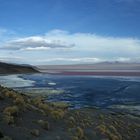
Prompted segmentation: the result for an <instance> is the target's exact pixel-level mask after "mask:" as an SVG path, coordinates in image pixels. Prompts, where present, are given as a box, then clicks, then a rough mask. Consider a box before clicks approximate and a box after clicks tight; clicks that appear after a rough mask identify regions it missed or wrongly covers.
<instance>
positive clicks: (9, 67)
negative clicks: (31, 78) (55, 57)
mask: <svg viewBox="0 0 140 140" xmlns="http://www.w3.org/2000/svg"><path fill="white" fill-rule="evenodd" d="M35 72H38V71H37V70H36V69H35V68H34V67H32V66H28V65H27V66H23V65H17V64H8V63H3V62H0V74H14V73H35Z"/></svg>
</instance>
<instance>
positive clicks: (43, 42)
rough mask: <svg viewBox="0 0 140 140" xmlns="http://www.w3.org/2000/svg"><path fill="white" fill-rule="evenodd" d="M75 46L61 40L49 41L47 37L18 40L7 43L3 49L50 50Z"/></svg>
mask: <svg viewBox="0 0 140 140" xmlns="http://www.w3.org/2000/svg"><path fill="white" fill-rule="evenodd" d="M73 46H74V44H71V43H66V42H65V41H61V40H59V39H48V38H46V37H45V36H31V37H26V38H18V39H15V40H11V41H8V42H6V43H5V44H4V45H3V47H2V49H8V50H48V48H52V49H53V48H60V49H61V48H69V47H73Z"/></svg>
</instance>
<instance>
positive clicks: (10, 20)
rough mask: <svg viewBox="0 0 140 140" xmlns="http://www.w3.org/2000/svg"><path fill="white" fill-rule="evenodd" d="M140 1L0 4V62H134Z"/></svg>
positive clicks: (138, 58) (139, 47) (138, 56)
mask: <svg viewBox="0 0 140 140" xmlns="http://www.w3.org/2000/svg"><path fill="white" fill-rule="evenodd" d="M139 15H140V0H0V60H1V61H7V62H16V63H29V64H76V63H96V62H101V61H123V62H140V30H139V25H140V16H139Z"/></svg>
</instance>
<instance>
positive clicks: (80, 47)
mask: <svg viewBox="0 0 140 140" xmlns="http://www.w3.org/2000/svg"><path fill="white" fill-rule="evenodd" d="M0 49H1V50H5V51H15V50H16V51H20V52H18V54H17V55H19V54H20V53H21V54H23V57H25V58H28V59H29V60H32V62H33V61H35V62H41V61H42V62H44V63H45V62H46V63H47V62H48V63H49V62H50V63H51V62H56V61H57V62H58V61H59V62H60V61H61V62H62V61H63V62H64V61H65V62H73V63H79V62H83V63H84V62H91V63H92V62H100V61H122V62H128V61H137V62H140V57H139V56H140V39H137V38H127V37H123V38H122V37H108V36H99V35H96V34H92V33H69V32H67V31H63V30H52V31H50V32H48V33H46V34H45V35H40V36H29V37H24V38H16V39H13V40H10V41H8V42H5V43H3V45H1V48H0ZM26 60H27V59H26Z"/></svg>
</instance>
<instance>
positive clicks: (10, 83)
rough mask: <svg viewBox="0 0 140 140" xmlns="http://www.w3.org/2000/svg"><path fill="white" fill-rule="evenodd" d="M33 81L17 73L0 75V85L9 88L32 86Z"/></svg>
mask: <svg viewBox="0 0 140 140" xmlns="http://www.w3.org/2000/svg"><path fill="white" fill-rule="evenodd" d="M34 83H35V81H32V80H25V79H23V78H21V77H19V75H3V76H0V85H2V86H6V87H9V88H16V87H29V86H32V85H33V84H34Z"/></svg>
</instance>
